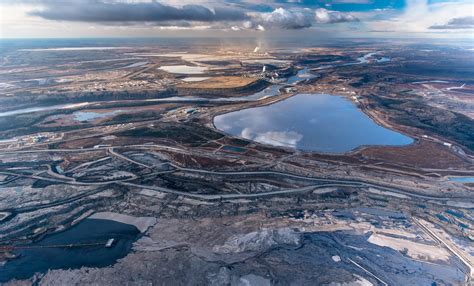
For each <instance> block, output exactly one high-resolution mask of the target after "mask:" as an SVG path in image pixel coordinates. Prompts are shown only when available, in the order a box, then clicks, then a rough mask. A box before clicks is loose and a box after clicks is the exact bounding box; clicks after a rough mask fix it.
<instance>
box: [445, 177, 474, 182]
mask: <svg viewBox="0 0 474 286" xmlns="http://www.w3.org/2000/svg"><path fill="white" fill-rule="evenodd" d="M449 180H450V181H453V182H458V183H474V177H450V178H449Z"/></svg>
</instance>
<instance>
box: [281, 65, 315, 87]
mask: <svg viewBox="0 0 474 286" xmlns="http://www.w3.org/2000/svg"><path fill="white" fill-rule="evenodd" d="M314 77H315V75H314V74H312V73H311V72H310V71H309V69H308V68H307V67H305V68H304V69H302V70H299V71H298V73H297V74H296V75H294V76H291V77H289V78H288V80H287V81H286V82H287V83H288V84H295V83H298V82H300V81H303V80H306V79H312V78H314Z"/></svg>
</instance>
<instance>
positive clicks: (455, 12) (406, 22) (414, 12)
mask: <svg viewBox="0 0 474 286" xmlns="http://www.w3.org/2000/svg"><path fill="white" fill-rule="evenodd" d="M472 9H473V4H472V2H470V1H458V2H444V3H432V4H430V3H429V1H427V0H407V6H406V8H405V10H404V11H403V12H402V13H401V14H399V15H393V16H392V17H390V18H388V19H381V20H374V21H368V22H367V27H368V28H369V29H370V30H374V31H381V32H383V31H390V32H397V33H405V34H407V33H427V32H430V31H431V32H433V30H430V29H429V28H430V27H432V26H436V25H442V24H446V23H448V22H449V21H450V20H451V19H454V18H463V17H469V16H472V11H473V10H472ZM471 36H472V35H471Z"/></svg>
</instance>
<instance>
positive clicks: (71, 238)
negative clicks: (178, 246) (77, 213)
mask: <svg viewBox="0 0 474 286" xmlns="http://www.w3.org/2000/svg"><path fill="white" fill-rule="evenodd" d="M139 233H140V232H139V231H138V229H137V228H136V227H135V226H133V225H129V224H124V223H119V222H115V221H110V220H102V219H85V220H83V221H82V222H80V223H79V224H78V225H76V226H73V227H72V228H70V229H67V230H65V231H63V232H59V233H55V234H51V235H48V236H47V237H46V238H44V239H43V240H41V241H39V242H37V243H33V244H30V245H28V246H33V247H34V248H31V249H21V250H16V251H14V253H15V254H16V255H19V257H18V258H16V259H13V260H11V261H8V262H7V263H6V264H5V265H3V266H1V265H0V284H1V282H6V281H9V280H11V279H13V278H16V279H27V278H29V277H31V276H33V275H34V274H35V273H36V272H42V273H44V272H46V271H48V269H59V268H61V269H68V268H80V267H82V266H88V267H104V266H108V265H111V264H114V263H115V262H116V261H117V259H119V258H122V257H124V256H125V255H127V254H128V253H129V251H130V250H131V248H132V244H133V242H134V241H135V240H136V239H137V238H138V235H139ZM109 238H114V239H115V243H114V245H113V246H112V247H111V248H105V247H104V244H105V242H106V241H107V240H108V239H109ZM88 243H101V244H102V245H98V246H87V247H73V248H69V247H58V248H40V247H39V246H48V245H49V246H51V245H65V244H88Z"/></svg>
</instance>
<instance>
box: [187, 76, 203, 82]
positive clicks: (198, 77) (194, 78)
mask: <svg viewBox="0 0 474 286" xmlns="http://www.w3.org/2000/svg"><path fill="white" fill-rule="evenodd" d="M206 79H210V77H207V76H190V77H185V78H183V79H181V80H182V81H185V82H197V81H204V80H206Z"/></svg>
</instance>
